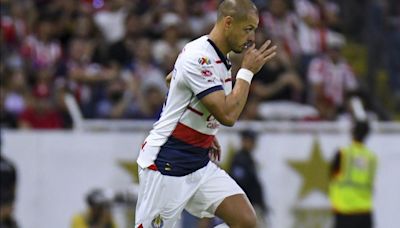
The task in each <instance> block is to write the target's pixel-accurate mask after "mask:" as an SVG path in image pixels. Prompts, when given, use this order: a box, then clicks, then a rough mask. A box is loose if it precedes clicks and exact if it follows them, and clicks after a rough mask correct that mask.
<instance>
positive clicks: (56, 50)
mask: <svg viewBox="0 0 400 228" xmlns="http://www.w3.org/2000/svg"><path fill="white" fill-rule="evenodd" d="M219 2H220V1H218V0H68V1H67V0H0V3H1V7H0V13H1V21H0V24H1V30H0V44H1V51H0V57H1V59H0V80H1V85H0V108H1V110H0V119H1V135H2V136H1V138H2V139H1V146H2V148H1V154H2V165H1V170H2V174H1V175H2V176H1V179H2V180H7V181H4V183H3V181H2V183H1V184H2V189H3V187H5V186H6V185H7V186H12V187H11V188H12V189H13V190H12V191H11V192H12V193H10V195H7V196H5V194H3V193H2V195H3V196H4V197H3V196H2V205H7V207H3V206H2V207H1V210H2V212H1V215H2V216H1V217H3V214H7V216H8V215H10V216H12V217H13V218H14V220H16V223H18V225H19V227H24V228H25V227H27V228H37V227H51V228H53V227H75V228H78V227H90V226H88V225H87V226H83V225H82V226H79V225H80V224H81V223H82V224H83V223H85V221H86V220H87V219H85V218H87V216H89V215H90V216H89V217H90V218H92V217H93V220H96V221H97V220H99V221H100V220H101V222H99V223H101V224H102V225H103V226H100V225H99V227H133V226H134V225H133V220H134V207H135V203H136V197H137V165H136V164H135V159H136V156H137V153H138V151H139V146H140V145H141V143H142V140H143V139H144V138H145V136H146V134H147V133H148V130H149V129H151V126H152V123H154V122H155V121H156V120H157V118H158V116H159V114H160V112H161V108H162V104H163V102H164V99H165V95H166V93H167V90H168V88H167V86H166V84H165V80H164V78H165V76H166V75H167V74H168V73H169V72H170V71H171V70H172V69H173V65H174V62H175V60H176V58H177V56H178V54H179V53H180V51H181V49H182V48H183V46H184V45H185V44H186V43H188V42H189V41H191V40H193V39H195V38H197V37H199V36H201V35H204V34H208V33H209V31H210V30H211V28H212V26H213V24H214V23H215V21H216V17H217V13H216V9H217V6H218V4H219ZM254 3H255V4H256V5H257V6H258V9H259V16H260V24H259V28H258V30H257V34H256V37H257V43H258V44H259V43H261V42H263V41H264V40H266V39H271V40H272V41H273V42H274V43H275V44H277V45H278V47H279V52H278V56H277V57H276V58H275V59H274V60H273V61H270V62H269V63H267V64H266V65H265V66H264V67H263V68H262V69H261V70H260V72H259V73H257V75H256V76H255V78H254V80H253V83H252V86H251V91H250V96H249V100H248V103H247V105H246V107H245V109H244V112H243V113H242V115H241V118H240V122H239V123H238V124H236V125H235V127H234V128H232V129H230V128H222V129H221V132H220V136H219V138H220V141H221V144H222V148H223V159H222V161H221V163H220V165H221V167H223V168H224V169H226V170H227V171H228V172H229V173H230V174H231V175H232V176H236V177H237V178H239V179H240V178H241V177H242V173H243V172H242V171H240V169H237V170H236V171H235V169H234V167H235V166H236V165H238V166H240V164H237V162H236V163H235V156H236V155H238V154H240V152H241V151H243V150H244V151H253V152H251V157H252V160H254V164H252V167H241V169H245V170H246V169H247V168H249V169H252V170H253V171H255V172H256V174H255V175H254V177H257V178H256V180H254V181H252V182H251V183H250V187H249V188H250V189H257V192H258V193H254V194H256V195H258V196H260V197H258V198H257V200H255V201H257V202H258V207H259V210H260V213H259V214H261V215H262V216H261V217H263V218H262V219H261V220H263V221H264V223H263V224H262V225H260V227H276V228H281V227H282V228H286V227H305V228H308V227H310V228H311V227H330V226H331V225H332V214H331V205H330V203H329V199H328V194H327V188H328V180H329V178H328V175H327V173H328V169H329V167H330V163H331V161H332V159H333V157H334V154H335V152H336V151H337V149H338V148H339V147H342V146H346V145H348V144H349V143H350V142H351V132H350V130H351V126H352V123H353V116H354V115H353V111H354V110H353V107H352V106H351V105H350V104H351V102H350V100H351V98H354V97H357V98H359V99H360V101H361V103H362V106H363V107H364V109H365V111H366V113H367V118H368V120H369V121H370V122H371V134H370V137H369V140H368V141H367V142H366V144H367V145H368V146H369V147H370V148H371V149H372V150H373V151H374V152H375V153H376V154H377V156H378V160H379V163H378V169H377V178H376V182H375V185H376V191H375V195H374V196H375V197H374V202H375V209H374V212H375V213H374V217H375V221H376V227H378V228H392V227H393V228H394V227H400V218H399V217H398V214H397V213H398V211H400V201H399V200H398V199H397V200H396V198H398V197H396V193H397V194H398V192H400V181H399V180H400V168H399V167H400V149H399V148H400V141H399V139H400V123H399V120H400V2H399V1H397V0H353V1H345V0H254ZM230 59H231V60H232V63H233V69H232V75H235V73H236V71H237V70H238V69H239V67H240V61H241V55H234V54H231V55H230ZM243 131H251V132H252V133H248V132H247V133H244V132H243ZM246 138H247V139H249V138H250V139H251V140H250V141H251V142H248V141H246ZM3 158H4V164H5V165H3ZM239 160H240V159H239ZM3 167H6V168H3ZM238 170H239V171H238ZM3 171H4V173H3ZM239 179H237V181H238V182H239V181H240V180H239ZM254 183H257V184H254ZM2 192H3V191H2ZM3 198H4V199H3ZM259 198H261V199H259ZM255 201H254V202H253V203H254V204H257V203H256V202H255ZM99 208H100V209H99ZM99 211H100V212H99ZM396 215H397V216H396ZM93 223H94V222H93ZM213 223H218V220H217V219H214V220H212V221H210V220H204V221H203V220H200V221H198V220H197V219H195V218H192V217H191V216H190V215H188V214H186V213H185V214H184V215H183V216H182V227H183V228H186V227H209V226H211V224H213ZM92 225H93V224H92ZM93 226H94V225H93ZM2 227H3V226H2ZM5 227H6V226H5ZM10 227H13V226H11V225H10Z"/></svg>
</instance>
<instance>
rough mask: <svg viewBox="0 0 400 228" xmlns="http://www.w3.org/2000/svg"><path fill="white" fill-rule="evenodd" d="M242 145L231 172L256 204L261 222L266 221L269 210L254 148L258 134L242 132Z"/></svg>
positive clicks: (248, 131) (250, 131) (254, 204)
mask: <svg viewBox="0 0 400 228" xmlns="http://www.w3.org/2000/svg"><path fill="white" fill-rule="evenodd" d="M240 135H241V139H242V147H241V149H240V150H239V151H238V152H237V153H236V154H235V156H234V158H233V162H232V165H231V169H230V172H229V174H230V175H231V177H232V178H233V179H234V180H235V181H236V182H237V183H238V184H239V186H240V187H241V188H242V189H243V190H244V191H245V193H246V195H247V196H248V198H249V200H250V202H251V204H252V205H253V206H254V208H255V210H256V212H257V217H259V220H260V219H261V221H259V222H264V221H263V220H264V215H266V213H267V212H268V208H267V206H266V204H265V200H264V195H263V187H262V184H261V182H260V180H259V179H258V176H257V167H256V163H255V161H254V159H253V155H252V153H253V150H254V148H255V145H256V140H257V134H256V132H254V131H252V130H244V131H242V132H240Z"/></svg>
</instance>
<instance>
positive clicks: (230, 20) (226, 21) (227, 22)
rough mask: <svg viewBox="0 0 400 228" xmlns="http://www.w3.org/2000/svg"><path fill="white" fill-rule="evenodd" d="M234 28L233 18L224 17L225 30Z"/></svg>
mask: <svg viewBox="0 0 400 228" xmlns="http://www.w3.org/2000/svg"><path fill="white" fill-rule="evenodd" d="M232 26H233V17H231V16H226V17H224V28H225V30H230V29H232Z"/></svg>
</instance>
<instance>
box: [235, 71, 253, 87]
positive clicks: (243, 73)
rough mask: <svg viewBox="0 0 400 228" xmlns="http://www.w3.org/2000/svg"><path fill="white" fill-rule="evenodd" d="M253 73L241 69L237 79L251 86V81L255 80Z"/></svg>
mask: <svg viewBox="0 0 400 228" xmlns="http://www.w3.org/2000/svg"><path fill="white" fill-rule="evenodd" d="M253 75H254V74H253V72H251V71H250V70H248V69H245V68H240V70H239V71H238V73H237V74H236V79H238V78H240V79H243V80H245V81H246V82H248V83H249V84H251V79H253Z"/></svg>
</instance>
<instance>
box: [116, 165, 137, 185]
mask: <svg viewBox="0 0 400 228" xmlns="http://www.w3.org/2000/svg"><path fill="white" fill-rule="evenodd" d="M118 165H119V166H120V167H121V168H123V169H124V170H125V171H126V172H128V174H129V175H130V176H131V178H132V181H133V183H139V173H138V164H137V163H136V161H126V160H121V161H119V162H118Z"/></svg>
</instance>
